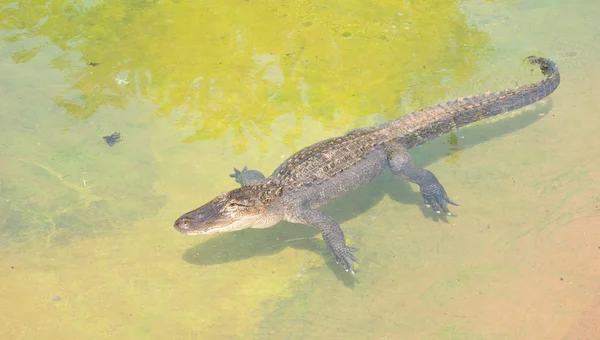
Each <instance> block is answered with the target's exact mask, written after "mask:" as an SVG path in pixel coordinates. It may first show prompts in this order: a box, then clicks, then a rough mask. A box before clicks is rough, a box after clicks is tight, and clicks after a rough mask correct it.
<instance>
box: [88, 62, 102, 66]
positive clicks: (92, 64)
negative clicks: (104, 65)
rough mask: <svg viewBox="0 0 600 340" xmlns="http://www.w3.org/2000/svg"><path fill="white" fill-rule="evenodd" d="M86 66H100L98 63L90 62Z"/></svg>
mask: <svg viewBox="0 0 600 340" xmlns="http://www.w3.org/2000/svg"><path fill="white" fill-rule="evenodd" d="M87 64H88V65H90V66H92V67H96V66H98V65H100V63H94V62H90V63H87Z"/></svg>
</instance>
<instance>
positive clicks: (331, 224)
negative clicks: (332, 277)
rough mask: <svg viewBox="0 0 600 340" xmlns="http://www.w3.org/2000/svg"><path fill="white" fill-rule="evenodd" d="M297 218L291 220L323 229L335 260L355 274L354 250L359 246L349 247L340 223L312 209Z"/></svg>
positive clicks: (322, 232)
mask: <svg viewBox="0 0 600 340" xmlns="http://www.w3.org/2000/svg"><path fill="white" fill-rule="evenodd" d="M296 217H297V220H296V219H294V220H292V221H291V222H300V223H304V224H308V225H310V226H313V227H315V228H318V229H319V230H321V234H322V235H323V240H325V244H327V246H328V247H329V249H330V250H331V251H332V252H333V255H334V256H335V261H336V262H337V263H339V264H341V265H342V266H343V267H344V269H346V271H350V272H351V273H352V274H354V263H353V262H356V263H358V260H357V259H356V257H354V254H352V252H355V251H357V250H358V248H353V247H348V246H347V245H346V239H345V237H344V232H343V231H342V228H340V225H339V224H338V223H337V222H336V221H335V220H334V219H333V218H331V216H329V215H327V214H325V213H323V212H321V211H319V210H312V209H308V208H306V209H303V210H301V211H300V212H299V213H298V216H296Z"/></svg>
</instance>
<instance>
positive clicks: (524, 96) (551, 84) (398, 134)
mask: <svg viewBox="0 0 600 340" xmlns="http://www.w3.org/2000/svg"><path fill="white" fill-rule="evenodd" d="M527 61H528V62H530V63H531V64H534V65H538V66H539V68H540V70H541V71H542V74H544V75H545V76H546V78H545V79H544V80H542V81H540V82H538V83H534V84H530V85H524V86H519V87H517V88H513V89H506V90H503V91H498V92H488V93H485V94H481V95H477V96H472V97H465V98H459V99H457V100H453V101H449V102H446V103H443V104H438V105H435V106H431V107H428V108H426V109H423V110H420V111H415V112H412V113H410V114H408V115H405V116H402V117H400V118H397V119H395V120H392V121H390V122H389V123H387V124H385V125H383V126H382V127H381V129H380V132H381V133H382V134H383V135H384V136H385V137H384V138H385V139H388V140H398V141H400V142H401V143H402V144H403V145H405V146H406V147H407V148H412V147H415V146H417V145H421V144H423V143H425V142H427V141H429V140H432V139H434V138H436V137H438V136H440V135H442V134H445V133H448V132H450V131H452V130H455V129H457V128H459V127H462V126H465V125H467V124H470V123H473V122H476V121H478V120H482V119H485V118H488V117H492V116H495V115H497V114H500V113H503V112H508V111H512V110H516V109H519V108H522V107H524V106H527V105H529V104H532V103H535V102H537V101H539V100H541V99H543V98H545V97H546V96H548V95H550V94H551V93H552V92H554V90H555V89H556V88H557V87H558V84H559V83H560V74H559V72H558V68H557V67H556V64H555V63H554V62H553V61H552V60H550V59H546V58H540V57H535V56H531V57H528V58H527Z"/></svg>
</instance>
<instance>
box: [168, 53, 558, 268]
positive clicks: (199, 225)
mask: <svg viewBox="0 0 600 340" xmlns="http://www.w3.org/2000/svg"><path fill="white" fill-rule="evenodd" d="M527 60H528V61H529V62H530V63H532V64H535V65H538V66H539V67H540V70H541V71H542V73H543V74H544V75H545V76H546V78H545V79H544V80H542V81H540V82H538V83H535V84H530V85H525V86H520V87H517V88H514V89H507V90H503V91H498V92H492V93H490V92H488V93H485V94H481V95H478V96H473V97H466V98H459V99H457V100H454V101H450V102H447V103H443V104H439V105H436V106H432V107H429V108H426V109H424V110H421V111H415V112H413V113H410V114H408V115H406V116H403V117H400V118H397V119H395V120H393V121H391V122H388V123H386V124H384V125H381V126H378V127H370V128H364V129H359V130H354V131H351V132H349V133H348V134H346V135H344V136H340V137H335V138H331V139H327V140H324V141H321V142H319V143H316V144H313V145H311V146H309V147H306V148H304V149H302V150H300V151H298V152H297V153H295V154H294V155H292V156H291V157H290V158H288V159H287V160H286V161H284V162H283V163H282V164H281V165H280V166H279V167H278V168H277V169H275V171H274V172H273V174H272V175H271V176H269V177H267V178H265V176H264V175H263V174H262V173H260V172H259V171H257V170H248V169H246V168H244V169H243V170H242V171H239V170H237V169H235V173H234V174H232V175H230V176H231V177H234V178H235V180H236V182H238V183H240V184H241V185H242V187H241V188H238V189H235V190H232V191H229V192H226V193H223V194H221V195H219V196H218V197H216V198H215V199H213V200H212V201H210V202H208V203H206V204H205V205H203V206H202V207H200V208H198V209H195V210H193V211H190V212H188V213H186V214H184V215H182V216H181V217H179V218H178V219H177V220H176V221H175V229H177V230H178V231H180V232H182V233H184V234H188V235H197V234H210V233H217V232H228V231H234V230H240V229H244V228H267V227H270V226H273V225H275V224H277V223H278V222H280V221H282V220H284V221H289V222H294V223H303V224H307V225H311V226H313V227H316V228H318V229H319V230H320V231H321V234H322V235H323V239H324V240H325V243H326V244H327V246H328V247H329V248H330V249H331V251H332V252H333V254H334V256H335V259H336V261H337V262H338V263H341V264H342V266H343V267H344V268H345V269H346V271H351V272H352V273H354V263H353V262H358V261H357V260H356V258H355V257H354V254H353V252H354V251H356V250H357V249H356V248H351V247H348V246H347V245H346V240H345V238H344V233H343V232H342V229H341V228H340V226H339V224H338V223H337V222H336V221H335V220H334V219H333V218H331V217H330V216H328V215H327V214H325V213H323V212H321V211H319V210H318V209H317V208H318V207H320V206H321V205H323V204H325V203H328V202H329V201H331V200H333V199H336V198H338V197H340V196H342V195H344V194H345V193H347V192H348V191H351V190H354V189H356V188H358V187H359V186H360V185H361V184H364V183H366V182H369V181H371V180H372V179H373V178H375V177H376V176H378V175H379V174H380V173H381V172H382V171H383V170H384V169H385V168H386V167H389V168H390V169H391V170H392V173H394V174H395V175H397V176H399V177H401V178H403V179H406V180H408V181H410V182H412V183H415V184H418V185H419V187H420V190H421V195H422V196H423V199H424V201H425V204H426V205H427V206H428V207H432V208H433V209H434V210H435V211H436V212H437V213H440V212H441V211H443V212H445V213H446V214H448V215H450V211H449V210H448V205H449V204H452V205H458V204H456V203H455V202H453V201H452V200H451V199H450V198H449V197H448V195H447V194H446V190H445V189H444V187H443V186H442V185H441V184H440V182H439V181H438V179H437V178H436V177H435V175H434V174H432V173H431V172H430V171H428V170H425V169H420V168H416V167H414V166H413V161H412V158H411V156H410V154H409V153H408V150H409V149H410V148H413V147H415V146H417V145H420V144H423V143H425V142H427V141H429V140H432V139H434V138H436V137H438V136H440V135H442V134H444V133H447V132H450V131H452V130H454V129H457V128H459V127H461V126H465V125H467V124H470V123H472V122H475V121H478V120H481V119H484V118H487V117H491V116H494V115H497V114H500V113H503V112H507V111H512V110H515V109H518V108H521V107H524V106H527V105H529V104H532V103H534V102H536V101H539V100H541V99H542V98H544V97H546V96H548V95H549V94H550V93H552V92H553V91H554V90H555V89H556V88H557V87H558V85H559V83H560V75H559V72H558V69H557V67H556V65H555V64H554V62H552V61H551V60H548V59H544V58H538V57H529V58H527Z"/></svg>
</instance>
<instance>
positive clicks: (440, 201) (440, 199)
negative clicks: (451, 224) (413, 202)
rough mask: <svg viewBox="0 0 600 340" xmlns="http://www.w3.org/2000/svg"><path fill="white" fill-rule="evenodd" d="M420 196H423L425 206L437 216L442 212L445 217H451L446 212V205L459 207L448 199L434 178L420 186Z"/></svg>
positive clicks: (448, 212)
mask: <svg viewBox="0 0 600 340" xmlns="http://www.w3.org/2000/svg"><path fill="white" fill-rule="evenodd" d="M421 196H423V200H424V201H425V206H426V207H428V208H432V209H433V210H434V211H435V212H436V213H438V214H439V213H441V212H442V211H443V212H444V213H446V215H452V214H451V213H450V210H448V204H452V205H456V206H458V205H459V204H458V203H456V202H454V201H453V200H451V199H450V197H448V195H447V194H446V190H444V187H443V186H442V184H440V182H439V181H438V180H437V179H436V178H434V179H432V180H431V181H429V182H427V183H425V184H423V185H421Z"/></svg>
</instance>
